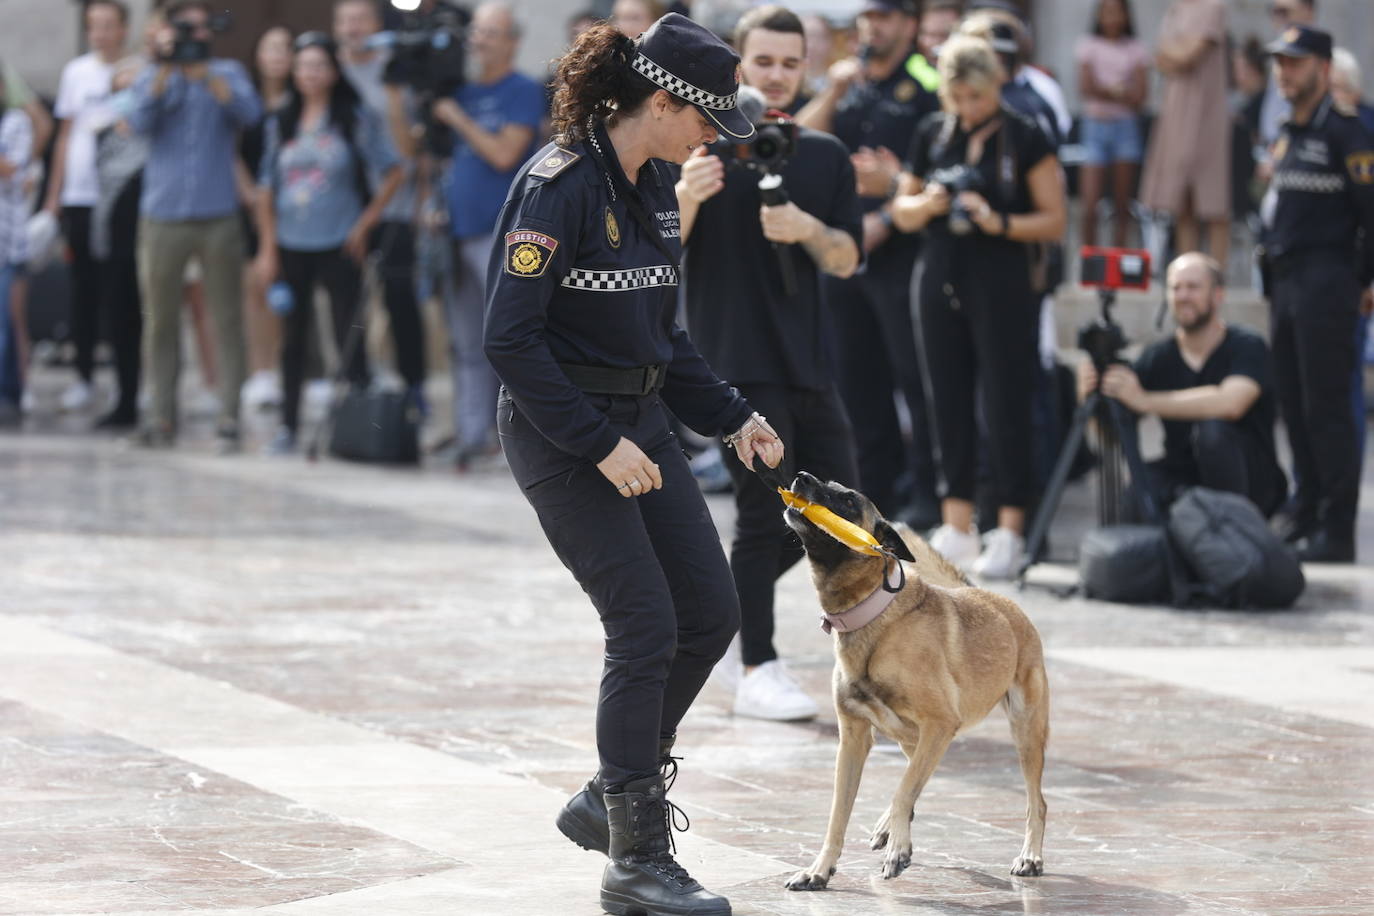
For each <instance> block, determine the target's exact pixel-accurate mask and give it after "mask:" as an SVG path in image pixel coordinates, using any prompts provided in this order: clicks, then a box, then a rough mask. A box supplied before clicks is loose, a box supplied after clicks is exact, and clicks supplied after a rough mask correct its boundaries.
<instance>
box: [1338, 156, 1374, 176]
mask: <svg viewBox="0 0 1374 916" xmlns="http://www.w3.org/2000/svg"><path fill="white" fill-rule="evenodd" d="M1345 167H1346V170H1347V171H1349V172H1350V180H1351V181H1353V182H1355V183H1356V184H1374V150H1365V151H1363V152H1359V153H1351V154H1350V155H1349V156H1346V157H1345Z"/></svg>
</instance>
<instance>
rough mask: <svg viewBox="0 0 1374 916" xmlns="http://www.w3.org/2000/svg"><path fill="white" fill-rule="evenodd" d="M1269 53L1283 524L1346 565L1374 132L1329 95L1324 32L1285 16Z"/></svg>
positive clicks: (1310, 558) (1271, 280)
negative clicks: (1288, 492) (1275, 111)
mask: <svg viewBox="0 0 1374 916" xmlns="http://www.w3.org/2000/svg"><path fill="white" fill-rule="evenodd" d="M1269 53H1270V54H1272V55H1273V57H1274V82H1275V83H1276V84H1277V85H1278V87H1279V92H1280V93H1281V94H1282V95H1283V97H1284V99H1286V100H1287V101H1288V102H1289V103H1290V104H1291V105H1292V107H1293V114H1292V117H1291V118H1290V119H1289V120H1288V122H1287V123H1286V124H1284V126H1283V129H1282V130H1281V131H1280V132H1279V138H1278V140H1277V141H1276V142H1275V143H1274V147H1273V151H1272V155H1271V161H1272V162H1273V166H1274V179H1273V182H1272V183H1271V184H1270V186H1269V191H1268V193H1267V194H1265V197H1264V201H1263V203H1262V204H1261V205H1260V216H1261V218H1262V219H1263V221H1264V236H1263V238H1264V255H1265V264H1266V267H1267V270H1266V275H1267V278H1268V283H1267V284H1266V292H1267V293H1268V295H1269V300H1270V304H1271V308H1270V314H1271V317H1270V322H1271V334H1270V338H1269V339H1270V340H1271V341H1272V342H1273V346H1274V371H1275V374H1276V376H1277V379H1278V396H1279V407H1280V409H1281V410H1282V411H1283V422H1284V424H1285V425H1286V426H1287V427H1288V441H1289V442H1290V443H1291V445H1292V446H1293V475H1294V477H1295V478H1297V495H1296V497H1295V499H1294V504H1293V506H1292V507H1290V511H1289V513H1288V514H1287V517H1286V518H1285V519H1284V520H1283V524H1281V525H1280V531H1281V533H1282V534H1283V535H1284V536H1285V537H1286V538H1288V539H1289V540H1292V541H1297V542H1299V544H1298V556H1299V557H1301V558H1302V559H1303V560H1304V561H1305V562H1326V563H1353V562H1354V561H1355V514H1356V508H1357V506H1358V504H1359V499H1360V456H1359V444H1358V441H1359V440H1358V437H1357V435H1356V432H1355V416H1354V412H1353V411H1352V410H1351V409H1350V403H1351V391H1350V389H1351V383H1352V380H1353V379H1354V377H1355V366H1356V360H1357V354H1356V352H1355V335H1356V328H1357V327H1358V323H1359V315H1360V311H1361V309H1362V307H1363V310H1364V311H1366V312H1367V311H1368V310H1369V308H1370V306H1371V305H1374V292H1371V290H1370V281H1371V280H1374V137H1370V135H1369V133H1368V132H1367V131H1366V130H1365V129H1364V127H1363V126H1361V124H1360V122H1359V120H1358V119H1357V118H1356V115H1355V112H1353V111H1350V110H1347V109H1343V108H1342V106H1340V105H1338V104H1336V102H1335V101H1334V100H1333V99H1332V97H1331V93H1330V85H1331V35H1330V34H1328V33H1326V32H1323V31H1321V30H1319V29H1314V28H1311V27H1308V26H1303V25H1294V26H1289V27H1288V28H1287V29H1286V30H1284V32H1283V34H1282V35H1280V36H1279V39H1278V40H1277V41H1276V42H1274V43H1273V44H1271V45H1269ZM1361 234H1363V241H1361Z"/></svg>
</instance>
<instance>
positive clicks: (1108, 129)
mask: <svg viewBox="0 0 1374 916" xmlns="http://www.w3.org/2000/svg"><path fill="white" fill-rule="evenodd" d="M1082 133H1083V147H1084V151H1085V158H1084V163H1085V164H1086V165H1111V164H1112V163H1113V162H1136V163H1138V162H1140V160H1141V159H1143V158H1144V157H1145V146H1144V143H1143V142H1142V141H1141V137H1140V119H1139V118H1137V117H1135V116H1134V115H1132V116H1131V117H1129V118H1113V119H1112V120H1110V121H1099V120H1096V119H1094V118H1084V119H1083V132H1082Z"/></svg>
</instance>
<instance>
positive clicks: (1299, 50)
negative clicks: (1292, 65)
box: [1265, 25, 1331, 60]
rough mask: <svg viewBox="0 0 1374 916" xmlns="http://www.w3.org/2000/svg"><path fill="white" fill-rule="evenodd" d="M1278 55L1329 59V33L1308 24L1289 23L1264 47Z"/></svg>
mask: <svg viewBox="0 0 1374 916" xmlns="http://www.w3.org/2000/svg"><path fill="white" fill-rule="evenodd" d="M1265 50H1266V51H1268V52H1269V53H1270V54H1274V55H1278V56H1280V57H1320V58H1322V59H1323V60H1330V59H1331V33H1330V32H1323V31H1322V30H1321V29H1314V28H1312V26H1310V25H1290V26H1289V27H1288V28H1286V29H1284V30H1283V33H1282V34H1280V35H1279V37H1278V38H1277V39H1275V40H1274V41H1271V42H1270V43H1269V45H1268V46H1267V47H1266V48H1265Z"/></svg>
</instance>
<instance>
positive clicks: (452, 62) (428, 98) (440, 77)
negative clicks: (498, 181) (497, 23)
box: [367, 3, 472, 157]
mask: <svg viewBox="0 0 1374 916" xmlns="http://www.w3.org/2000/svg"><path fill="white" fill-rule="evenodd" d="M471 21H472V14H471V13H469V12H468V11H467V10H465V9H463V8H462V7H457V6H451V5H449V4H445V3H441V4H439V5H438V6H436V7H435V8H434V9H433V10H432V11H430V12H428V13H406V14H405V18H404V19H403V20H402V26H401V28H399V29H396V30H394V31H389V32H378V33H377V34H376V35H373V36H372V37H371V38H369V39H368V40H367V47H369V48H384V49H387V50H390V52H391V60H390V61H388V63H387V66H386V70H385V71H384V72H383V74H382V81H383V82H385V83H386V84H387V85H389V86H407V87H409V88H410V89H411V90H412V91H413V92H414V93H415V96H416V99H417V102H418V105H419V110H420V117H421V119H422V121H423V124H424V129H425V141H426V144H427V145H428V147H429V149H430V150H431V151H432V152H433V153H434V154H435V155H437V156H440V157H443V156H447V155H448V154H449V153H451V152H452V151H453V137H452V136H451V135H450V133H449V131H448V129H447V128H444V127H443V126H441V125H439V124H436V123H435V122H434V120H433V115H432V114H431V112H430V108H431V107H432V106H433V104H434V102H435V101H436V100H438V99H442V98H448V97H450V96H452V95H453V94H454V93H455V92H457V91H458V90H459V89H461V88H463V85H464V84H465V83H466V82H467V28H468V23H470V22H471Z"/></svg>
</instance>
